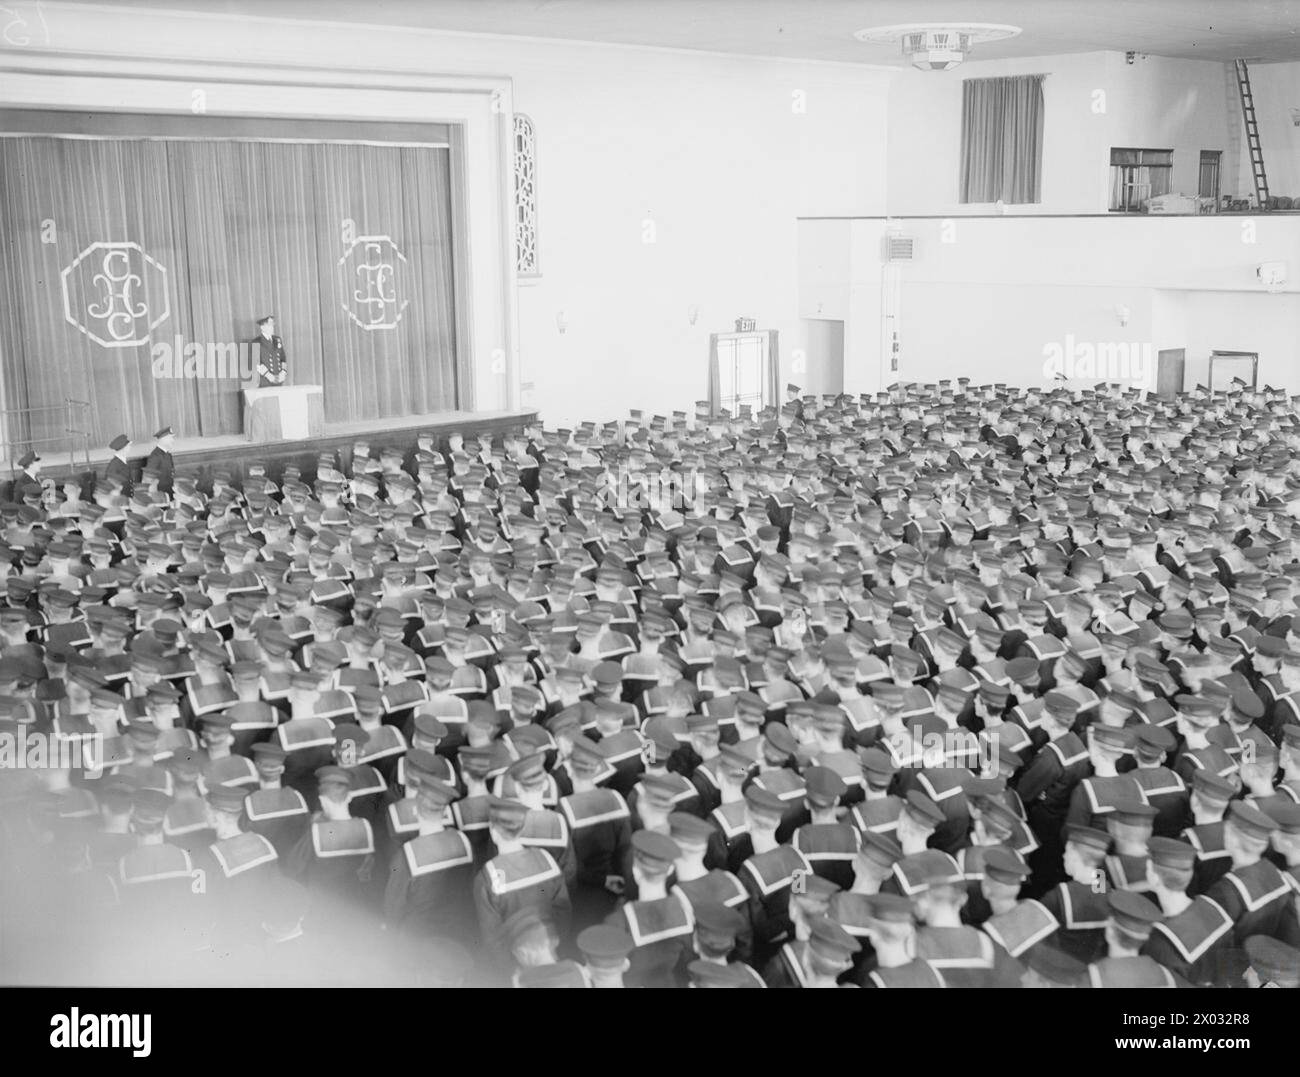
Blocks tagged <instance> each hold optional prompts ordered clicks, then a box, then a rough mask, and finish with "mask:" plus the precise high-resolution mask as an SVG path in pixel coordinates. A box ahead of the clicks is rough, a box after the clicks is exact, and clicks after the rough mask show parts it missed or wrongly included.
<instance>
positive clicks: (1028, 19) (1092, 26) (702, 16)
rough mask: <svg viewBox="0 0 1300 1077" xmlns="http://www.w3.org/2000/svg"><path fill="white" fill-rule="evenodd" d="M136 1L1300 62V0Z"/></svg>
mask: <svg viewBox="0 0 1300 1077" xmlns="http://www.w3.org/2000/svg"><path fill="white" fill-rule="evenodd" d="M130 6H131V7H155V8H167V9H174V10H184V11H205V12H214V11H226V12H231V13H235V14H239V15H242V16H252V15H260V16H270V17H280V18H292V19H317V20H324V21H327V22H358V23H371V24H379V25H391V26H402V27H421V28H425V29H437V30H460V31H467V32H476V33H493V34H511V35H518V36H524V37H547V38H566V39H569V40H573V41H599V42H615V43H620V44H628V45H656V46H664V47H670V48H679V49H702V50H705V51H710V52H729V53H740V54H746V55H754V56H783V57H790V58H798V59H816V60H839V61H848V62H855V63H876V64H882V63H883V64H899V65H902V64H904V63H905V62H906V61H905V60H904V59H903V58H902V57H901V56H900V55H899V54H898V51H897V49H896V48H890V47H886V46H878V45H867V44H862V43H860V42H858V41H855V40H854V39H853V32H854V31H855V30H860V29H863V28H864V27H868V26H879V25H888V24H893V23H903V22H942V21H943V20H945V19H957V20H965V21H969V22H988V23H1010V24H1012V25H1015V26H1019V27H1021V28H1022V29H1023V30H1024V33H1022V34H1021V35H1020V36H1019V37H1016V38H1013V39H1011V40H1009V41H1004V42H995V43H990V44H988V45H985V46H977V48H976V50H975V51H974V52H973V53H972V55H971V59H1004V58H1008V57H1016V56H1046V55H1051V54H1054V53H1068V52H1091V51H1095V50H1099V49H1111V50H1117V51H1121V52H1124V51H1128V50H1133V51H1135V52H1139V53H1148V54H1151V55H1156V56H1174V57H1182V58H1186V59H1200V60H1216V61H1223V60H1232V59H1236V58H1238V57H1244V58H1246V59H1252V60H1267V61H1281V60H1300V0H368V2H366V3H356V2H355V0H130Z"/></svg>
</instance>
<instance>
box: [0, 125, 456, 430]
mask: <svg viewBox="0 0 1300 1077" xmlns="http://www.w3.org/2000/svg"><path fill="white" fill-rule="evenodd" d="M3 145H4V150H5V152H4V153H3V154H0V229H3V233H4V235H5V237H6V240H7V242H6V243H5V244H3V245H2V246H0V270H2V271H3V284H0V306H2V307H3V309H0V349H2V351H3V356H2V358H3V363H4V390H5V407H6V408H7V409H17V408H41V407H47V406H49V407H54V408H56V409H57V408H58V407H59V406H60V405H61V404H62V402H63V400H64V399H65V398H72V399H77V400H86V401H88V402H89V404H90V418H91V421H92V422H93V424H94V425H93V429H92V435H93V439H92V447H94V446H98V445H103V444H104V443H106V442H107V441H108V440H109V439H111V438H112V437H113V436H114V435H115V434H117V433H126V434H128V435H130V436H131V437H132V438H135V439H137V440H143V439H147V438H148V437H149V436H151V435H152V434H153V432H154V430H156V429H157V428H158V427H159V426H161V425H163V424H165V423H170V424H171V425H172V426H174V427H175V429H176V431H177V433H178V434H179V435H180V436H182V437H195V436H213V435H222V434H236V433H240V432H241V431H242V399H241V397H240V395H239V389H240V385H239V383H238V382H237V381H234V380H230V379H224V380H218V379H213V378H210V377H204V378H193V377H189V378H185V377H183V378H180V379H173V378H162V379H159V378H156V377H154V363H153V353H152V351H151V349H152V348H153V346H154V345H156V344H159V343H162V344H165V345H166V346H167V347H168V348H170V349H173V350H174V348H175V344H176V338H177V336H178V335H179V337H180V343H181V344H182V345H185V344H190V343H195V344H198V345H200V346H203V347H206V346H207V345H208V344H213V345H218V346H220V345H231V344H235V343H239V342H249V341H251V340H253V338H254V337H255V336H256V333H257V329H256V324H255V322H256V318H257V317H259V316H261V315H264V314H274V315H275V316H276V321H277V332H278V333H279V335H280V336H281V337H282V338H283V339H284V342H285V349H286V352H287V354H288V358H289V371H290V375H289V381H290V383H298V384H312V383H314V384H320V385H322V386H323V387H324V396H325V408H326V420H327V421H335V422H339V421H347V420H367V419H368V420H380V419H384V418H390V417H398V416H403V415H412V414H422V413H427V412H434V411H442V410H450V409H453V408H456V407H458V406H459V405H460V403H461V400H460V396H461V393H462V392H463V390H464V388H467V387H468V384H469V383H468V380H467V379H468V366H467V364H468V356H466V355H464V354H463V353H464V352H465V351H466V350H467V349H463V348H459V347H458V342H457V338H456V324H457V318H456V314H457V294H456V280H455V266H456V259H455V257H454V253H455V252H454V250H453V246H454V245H453V236H452V206H451V177H450V160H449V153H448V151H447V150H446V149H440V148H434V147H423V146H396V145H357V144H350V143H287V142H258V141H234V140H194V141H182V140H147V139H72V138H54V137H17V138H6V139H4V141H3ZM365 237H375V238H374V239H373V240H372V241H366V239H365ZM125 242H131V243H135V244H138V245H139V248H140V250H141V251H142V252H145V253H147V254H148V255H149V257H150V258H151V259H153V261H154V262H155V263H156V264H157V265H159V266H161V267H164V268H165V270H166V272H165V274H162V273H157V272H151V273H144V274H142V277H143V279H142V280H141V281H139V282H138V283H137V284H135V286H134V291H133V292H132V302H133V303H134V304H135V305H136V306H137V307H144V308H147V309H148V311H149V312H151V313H150V316H151V317H152V316H155V315H156V313H157V312H161V311H163V310H164V309H166V310H167V312H168V313H167V317H166V318H165V319H164V320H162V321H161V322H160V323H159V324H158V325H157V326H156V327H155V328H153V329H152V330H149V331H148V333H147V337H148V339H147V340H144V341H143V342H142V343H140V344H139V345H133V346H128V347H112V348H110V347H105V346H103V345H102V344H101V343H97V342H96V341H95V340H93V339H92V338H91V337H90V336H88V335H87V334H86V333H85V332H83V331H82V330H81V329H78V328H77V326H76V325H74V324H72V321H71V320H70V319H69V318H67V317H65V309H64V308H65V295H64V293H65V290H66V288H65V283H64V280H63V276H64V272H65V270H66V269H67V267H68V266H69V265H70V264H71V263H73V262H74V260H75V259H76V258H77V257H78V255H79V254H81V253H82V252H84V251H85V250H87V249H88V248H90V247H91V245H92V244H95V243H125ZM98 257H99V254H97V253H92V255H91V256H90V260H89V261H85V263H84V266H83V269H84V268H85V266H89V265H91V263H92V262H93V261H94V260H95V259H96V258H98ZM131 257H137V255H132V256H131ZM384 266H391V267H392V269H391V271H388V270H386V269H384V268H383V267H384ZM88 289H90V285H85V286H84V289H83V291H84V294H83V295H81V298H82V299H86V298H88V297H89V298H94V295H95V294H96V293H93V292H91V291H89V290H88ZM73 291H74V293H75V292H76V285H75V284H74V285H73ZM381 295H382V296H384V297H386V301H384V302H379V301H378V300H377V299H376V297H377V296H381ZM367 298H369V300H370V302H369V304H367V302H366V300H367ZM77 302H78V296H77V295H75V294H74V295H73V300H72V305H73V306H74V307H75V306H76V305H77ZM85 305H86V304H85V303H82V306H85ZM101 305H102V304H101ZM74 313H77V312H76V311H74ZM78 316H80V315H78ZM83 321H90V322H91V323H92V324H93V319H86V318H83ZM205 373H207V374H212V373H219V371H214V370H212V369H211V368H209V369H207V370H206V371H205ZM16 418H17V417H11V419H10V422H9V424H8V429H7V431H6V436H7V437H8V438H9V439H10V440H11V441H16V442H20V443H21V442H22V441H23V440H24V439H51V440H57V439H58V438H59V437H60V435H61V432H62V430H63V427H64V418H63V415H62V412H61V411H57V410H56V411H51V412H49V413H48V414H38V415H35V416H33V419H32V424H31V426H30V428H26V427H22V426H19V425H17V423H16ZM38 447H39V446H38ZM45 447H46V448H49V449H53V448H54V446H52V445H47V446H45Z"/></svg>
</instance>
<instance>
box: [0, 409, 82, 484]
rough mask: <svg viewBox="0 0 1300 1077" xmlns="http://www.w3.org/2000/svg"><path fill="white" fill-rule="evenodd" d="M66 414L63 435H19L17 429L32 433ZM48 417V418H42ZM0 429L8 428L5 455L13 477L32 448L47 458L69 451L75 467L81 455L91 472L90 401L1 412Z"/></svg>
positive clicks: (5, 436)
mask: <svg viewBox="0 0 1300 1077" xmlns="http://www.w3.org/2000/svg"><path fill="white" fill-rule="evenodd" d="M59 413H62V415H63V432H62V433H61V434H52V435H50V436H48V437H40V438H33V437H30V436H15V433H14V431H15V428H17V429H19V430H26V431H27V432H28V433H30V432H31V431H32V430H33V429H38V428H44V427H46V426H48V425H49V424H50V422H51V417H52V416H54V415H57V414H59ZM39 416H45V418H43V419H42V418H38V417H39ZM0 426H3V428H4V439H5V440H4V444H5V456H6V457H7V459H8V462H9V474H10V476H11V477H12V476H13V475H14V474H15V473H16V472H17V470H18V459H19V457H20V456H21V455H22V454H23V453H24V452H26V451H27V450H28V449H32V450H34V451H35V452H36V453H37V454H39V455H43V454H42V452H41V450H42V449H44V450H46V451H48V452H66V453H67V454H68V463H69V465H70V466H73V467H75V466H76V463H77V456H78V453H80V456H81V460H82V464H83V466H84V467H85V469H86V470H89V469H90V402H89V401H88V400H73V399H71V398H66V399H64V401H63V403H62V404H47V405H44V406H42V407H38V408H5V409H3V410H0Z"/></svg>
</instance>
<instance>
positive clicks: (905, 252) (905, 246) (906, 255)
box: [881, 236, 916, 262]
mask: <svg viewBox="0 0 1300 1077" xmlns="http://www.w3.org/2000/svg"><path fill="white" fill-rule="evenodd" d="M915 243H916V241H915V240H914V239H913V238H912V237H911V236H885V238H884V240H883V242H882V244H881V257H882V258H883V259H884V260H885V261H886V262H910V261H911V260H912V259H913V258H914V257H915V249H914V247H915Z"/></svg>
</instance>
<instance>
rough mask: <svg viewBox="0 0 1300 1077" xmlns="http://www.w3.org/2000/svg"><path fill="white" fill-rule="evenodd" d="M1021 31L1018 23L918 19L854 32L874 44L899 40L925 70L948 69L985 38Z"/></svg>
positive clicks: (914, 62)
mask: <svg viewBox="0 0 1300 1077" xmlns="http://www.w3.org/2000/svg"><path fill="white" fill-rule="evenodd" d="M1019 33H1020V27H1019V26H1003V25H1000V24H997V23H988V22H965V23H952V22H916V23H905V24H900V25H898V26H873V27H871V28H870V29H867V30H859V31H858V32H857V33H855V34H854V35H853V36H854V37H856V38H857V39H858V40H859V41H866V42H869V43H870V44H873V45H893V44H895V43H897V44H899V45H900V46H901V47H902V51H903V55H904V56H906V57H907V58H908V59H909V60H911V61H912V66H913V67H916V68H920V69H921V70H922V71H946V70H947V69H948V68H950V67H956V66H957V65H958V64H959V63H961V62H962V61H963V60H964V59H966V56H967V54H968V53H969V52H970V51H971V47H972V46H974V45H976V44H980V43H982V42H985V41H1004V40H1006V39H1007V38H1009V37H1015V36H1017V35H1018V34H1019Z"/></svg>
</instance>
